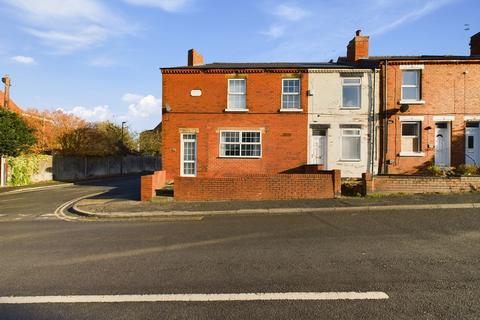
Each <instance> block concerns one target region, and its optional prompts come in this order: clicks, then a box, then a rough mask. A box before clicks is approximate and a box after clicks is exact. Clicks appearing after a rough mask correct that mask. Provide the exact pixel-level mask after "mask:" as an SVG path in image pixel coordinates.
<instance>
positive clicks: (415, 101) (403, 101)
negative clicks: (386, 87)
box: [398, 100, 425, 104]
mask: <svg viewBox="0 0 480 320" xmlns="http://www.w3.org/2000/svg"><path fill="white" fill-rule="evenodd" d="M398 103H399V104H425V101H424V100H400V101H399V102H398Z"/></svg>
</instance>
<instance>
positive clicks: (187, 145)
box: [181, 133, 197, 177]
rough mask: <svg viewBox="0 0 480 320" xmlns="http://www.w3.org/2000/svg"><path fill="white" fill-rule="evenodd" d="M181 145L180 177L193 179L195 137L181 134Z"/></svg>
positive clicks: (195, 162) (195, 149) (195, 155)
mask: <svg viewBox="0 0 480 320" xmlns="http://www.w3.org/2000/svg"><path fill="white" fill-rule="evenodd" d="M181 144H182V145H181V148H182V150H181V175H182V176H184V177H194V176H196V175H197V135H196V134H195V133H182V141H181Z"/></svg>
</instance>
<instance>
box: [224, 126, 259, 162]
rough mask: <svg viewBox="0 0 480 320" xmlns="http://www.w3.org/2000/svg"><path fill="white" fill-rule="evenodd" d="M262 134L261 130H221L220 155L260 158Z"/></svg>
mask: <svg viewBox="0 0 480 320" xmlns="http://www.w3.org/2000/svg"><path fill="white" fill-rule="evenodd" d="M261 156H262V135H261V132H260V131H221V132H220V157H234V158H260V157H261Z"/></svg>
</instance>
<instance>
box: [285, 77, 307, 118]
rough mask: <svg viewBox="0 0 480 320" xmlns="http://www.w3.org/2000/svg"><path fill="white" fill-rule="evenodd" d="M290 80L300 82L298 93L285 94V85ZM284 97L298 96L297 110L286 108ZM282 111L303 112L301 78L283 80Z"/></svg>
mask: <svg viewBox="0 0 480 320" xmlns="http://www.w3.org/2000/svg"><path fill="white" fill-rule="evenodd" d="M288 80H296V81H298V93H294V92H284V89H285V87H284V83H285V81H288ZM284 96H298V107H297V108H285V107H284V106H283V102H284ZM280 111H286V112H289V111H290V112H292V111H297V112H298V111H303V109H302V79H301V78H298V77H296V78H282V97H281V102H280Z"/></svg>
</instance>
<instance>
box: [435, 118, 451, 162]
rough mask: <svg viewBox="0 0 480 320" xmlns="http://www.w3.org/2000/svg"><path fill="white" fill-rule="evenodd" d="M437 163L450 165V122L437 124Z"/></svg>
mask: <svg viewBox="0 0 480 320" xmlns="http://www.w3.org/2000/svg"><path fill="white" fill-rule="evenodd" d="M435 165H437V166H440V167H449V166H450V125H449V123H448V122H437V123H436V124H435Z"/></svg>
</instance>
